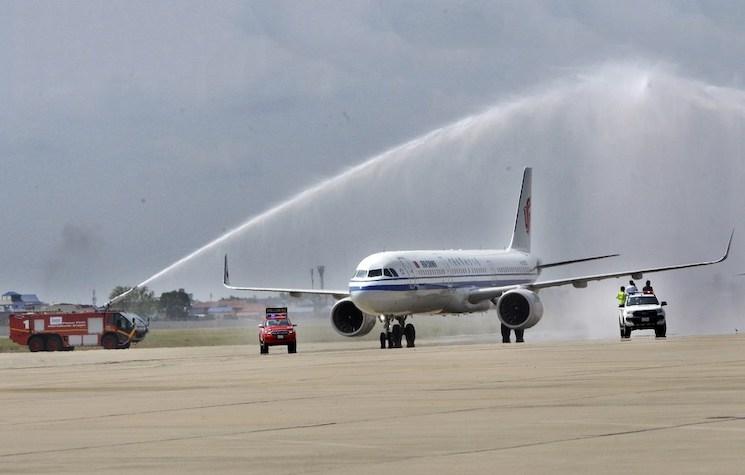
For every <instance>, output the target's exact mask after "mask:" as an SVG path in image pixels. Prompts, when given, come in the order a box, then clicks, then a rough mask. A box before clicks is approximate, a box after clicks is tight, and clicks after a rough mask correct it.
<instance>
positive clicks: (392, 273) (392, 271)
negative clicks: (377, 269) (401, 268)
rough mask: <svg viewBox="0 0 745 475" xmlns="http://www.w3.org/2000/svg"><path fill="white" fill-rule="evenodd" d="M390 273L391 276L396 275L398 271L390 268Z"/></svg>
mask: <svg viewBox="0 0 745 475" xmlns="http://www.w3.org/2000/svg"><path fill="white" fill-rule="evenodd" d="M391 275H392V276H393V277H398V272H396V270H395V269H391Z"/></svg>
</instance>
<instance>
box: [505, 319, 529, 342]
mask: <svg viewBox="0 0 745 475" xmlns="http://www.w3.org/2000/svg"><path fill="white" fill-rule="evenodd" d="M510 330H511V328H510V327H508V326H506V325H505V324H504V323H502V343H510ZM524 334H525V329H524V328H521V329H519V330H518V329H515V343H525V340H524V339H523V335H524Z"/></svg>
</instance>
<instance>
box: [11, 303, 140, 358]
mask: <svg viewBox="0 0 745 475" xmlns="http://www.w3.org/2000/svg"><path fill="white" fill-rule="evenodd" d="M8 326H9V327H10V332H9V337H10V339H11V340H13V341H14V342H16V343H18V344H19V345H28V349H29V350H30V351H70V350H73V349H74V348H75V347H76V346H103V347H104V348H106V349H108V350H113V349H120V348H129V346H130V345H131V344H132V343H136V342H138V341H141V340H142V339H143V338H145V335H146V334H147V331H148V325H147V322H146V321H145V320H144V319H143V318H142V317H140V316H139V315H136V314H133V313H126V312H106V311H101V312H98V311H96V312H82V313H52V312H43V313H22V314H14V315H11V316H10V317H9V318H8Z"/></svg>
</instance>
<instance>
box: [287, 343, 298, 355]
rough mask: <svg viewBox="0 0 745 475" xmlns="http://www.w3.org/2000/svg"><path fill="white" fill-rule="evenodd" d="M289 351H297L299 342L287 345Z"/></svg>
mask: <svg viewBox="0 0 745 475" xmlns="http://www.w3.org/2000/svg"><path fill="white" fill-rule="evenodd" d="M287 352H288V353H297V343H290V344H289V345H287Z"/></svg>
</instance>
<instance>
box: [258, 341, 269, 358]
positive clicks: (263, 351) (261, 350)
mask: <svg viewBox="0 0 745 475" xmlns="http://www.w3.org/2000/svg"><path fill="white" fill-rule="evenodd" d="M259 353H260V354H262V355H266V354H268V353H269V346H267V345H265V344H263V343H261V342H259Z"/></svg>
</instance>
